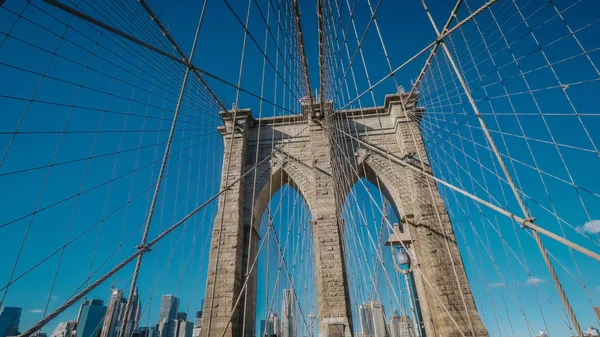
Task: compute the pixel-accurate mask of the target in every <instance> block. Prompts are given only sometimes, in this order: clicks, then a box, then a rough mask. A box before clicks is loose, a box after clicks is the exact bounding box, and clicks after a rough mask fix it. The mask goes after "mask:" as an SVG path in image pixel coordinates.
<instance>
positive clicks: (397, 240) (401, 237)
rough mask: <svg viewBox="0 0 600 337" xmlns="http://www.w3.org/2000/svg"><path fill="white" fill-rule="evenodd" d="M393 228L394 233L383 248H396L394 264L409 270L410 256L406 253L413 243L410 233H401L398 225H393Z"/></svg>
mask: <svg viewBox="0 0 600 337" xmlns="http://www.w3.org/2000/svg"><path fill="white" fill-rule="evenodd" d="M393 228H394V232H393V233H391V234H390V238H389V239H388V240H387V241H386V242H385V246H392V247H397V248H398V252H397V253H396V263H398V264H399V265H400V266H406V267H407V269H410V256H409V254H408V253H407V250H408V249H410V246H411V245H412V242H413V241H412V238H411V236H410V233H409V232H408V231H404V232H401V231H400V225H399V224H398V223H395V224H394V227H393ZM401 247H404V248H405V250H402V249H401Z"/></svg>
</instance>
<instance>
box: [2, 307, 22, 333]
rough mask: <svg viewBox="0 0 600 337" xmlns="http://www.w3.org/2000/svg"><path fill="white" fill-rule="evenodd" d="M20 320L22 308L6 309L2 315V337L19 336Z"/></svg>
mask: <svg viewBox="0 0 600 337" xmlns="http://www.w3.org/2000/svg"><path fill="white" fill-rule="evenodd" d="M20 320H21V308H17V307H4V309H2V312H1V313H0V337H6V336H17V335H19V334H20V332H19V321H20Z"/></svg>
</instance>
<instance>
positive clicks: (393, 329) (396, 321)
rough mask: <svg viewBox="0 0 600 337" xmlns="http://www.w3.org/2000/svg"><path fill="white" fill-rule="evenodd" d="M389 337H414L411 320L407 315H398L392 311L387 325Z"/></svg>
mask: <svg viewBox="0 0 600 337" xmlns="http://www.w3.org/2000/svg"><path fill="white" fill-rule="evenodd" d="M389 332H390V337H414V336H415V333H414V328H413V324H412V320H411V319H410V317H408V316H407V315H404V314H403V315H399V314H398V311H396V310H394V314H393V315H392V318H390V325H389Z"/></svg>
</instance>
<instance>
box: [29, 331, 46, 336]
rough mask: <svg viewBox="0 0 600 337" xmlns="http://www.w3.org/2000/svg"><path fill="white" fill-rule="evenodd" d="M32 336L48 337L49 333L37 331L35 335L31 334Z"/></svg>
mask: <svg viewBox="0 0 600 337" xmlns="http://www.w3.org/2000/svg"><path fill="white" fill-rule="evenodd" d="M31 336H32V337H48V334H47V333H45V332H36V333H34V334H33V335H31Z"/></svg>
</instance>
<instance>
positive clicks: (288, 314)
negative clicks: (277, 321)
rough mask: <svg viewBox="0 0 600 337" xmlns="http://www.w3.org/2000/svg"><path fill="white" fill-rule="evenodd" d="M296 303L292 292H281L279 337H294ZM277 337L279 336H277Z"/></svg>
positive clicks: (291, 290)
mask: <svg viewBox="0 0 600 337" xmlns="http://www.w3.org/2000/svg"><path fill="white" fill-rule="evenodd" d="M295 304H296V302H295V301H294V290H293V289H284V290H283V301H282V303H281V337H296V310H295V309H296V305H295ZM277 336H279V334H278V335H277Z"/></svg>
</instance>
